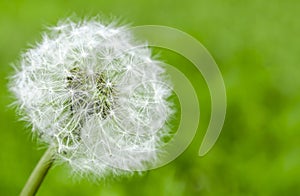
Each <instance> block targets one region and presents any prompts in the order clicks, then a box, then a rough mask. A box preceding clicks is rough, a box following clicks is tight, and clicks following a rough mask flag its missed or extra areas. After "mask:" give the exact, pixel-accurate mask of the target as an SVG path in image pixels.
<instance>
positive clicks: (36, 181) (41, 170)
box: [20, 147, 54, 196]
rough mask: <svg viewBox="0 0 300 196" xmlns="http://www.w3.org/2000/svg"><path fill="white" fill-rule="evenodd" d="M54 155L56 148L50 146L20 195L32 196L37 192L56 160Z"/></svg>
mask: <svg viewBox="0 0 300 196" xmlns="http://www.w3.org/2000/svg"><path fill="white" fill-rule="evenodd" d="M53 155H54V149H53V148H51V147H50V148H48V150H46V152H45V153H44V155H43V156H42V158H41V159H40V161H39V162H38V164H37V165H36V167H35V168H34V170H33V172H32V173H31V175H30V177H29V179H28V180H27V182H26V184H25V186H24V187H23V190H22V192H21V194H20V196H32V195H35V194H36V192H37V191H38V189H39V187H40V185H41V184H42V182H43V180H44V178H45V176H46V174H47V172H48V170H49V169H50V167H51V165H52V163H53V161H54V157H53Z"/></svg>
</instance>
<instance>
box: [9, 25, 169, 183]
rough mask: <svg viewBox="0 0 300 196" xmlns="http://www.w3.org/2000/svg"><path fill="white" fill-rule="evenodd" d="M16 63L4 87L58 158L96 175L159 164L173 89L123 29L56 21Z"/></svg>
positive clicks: (160, 69)
mask: <svg viewBox="0 0 300 196" xmlns="http://www.w3.org/2000/svg"><path fill="white" fill-rule="evenodd" d="M19 64H20V65H18V66H16V67H17V71H16V73H15V75H14V76H13V77H12V82H11V86H10V88H11V90H12V91H13V93H14V94H15V96H16V97H17V103H18V105H19V107H20V109H21V111H23V112H24V115H25V118H26V120H27V121H28V122H30V123H31V124H32V127H33V129H32V130H33V132H35V133H37V134H38V136H39V138H40V140H41V141H43V142H45V143H47V144H49V145H52V146H55V147H56V150H57V153H56V157H57V158H56V159H57V160H61V161H64V162H68V163H69V164H70V165H71V166H72V168H73V169H74V171H76V172H80V173H93V174H96V175H97V176H99V177H102V176H104V175H105V174H107V173H109V172H113V173H115V174H122V173H123V171H124V170H129V171H130V170H141V169H142V168H145V167H146V165H147V163H151V162H153V161H155V160H156V159H157V151H158V149H159V146H160V144H161V137H162V136H163V135H164V134H165V133H167V132H168V129H167V126H166V121H167V120H168V118H169V116H170V114H171V113H172V109H171V107H170V104H169V103H168V102H167V100H166V99H167V98H168V97H169V96H170V94H171V89H170V88H169V87H168V85H167V81H166V79H165V76H164V69H163V67H161V66H160V64H159V62H157V61H155V60H153V59H152V58H151V51H150V50H149V49H148V48H147V45H145V44H144V45H143V44H136V42H135V41H134V39H133V38H132V35H131V34H130V32H129V31H128V30H127V29H126V28H125V27H114V26H113V25H103V24H101V23H99V22H98V21H96V20H85V21H81V22H79V23H76V22H73V21H71V20H67V21H64V22H61V23H59V25H57V26H56V27H52V28H50V29H49V32H47V33H44V34H43V37H42V40H41V42H40V43H38V44H37V45H36V46H35V47H33V48H31V49H28V50H27V51H26V52H25V53H23V54H22V57H21V61H20V63H19Z"/></svg>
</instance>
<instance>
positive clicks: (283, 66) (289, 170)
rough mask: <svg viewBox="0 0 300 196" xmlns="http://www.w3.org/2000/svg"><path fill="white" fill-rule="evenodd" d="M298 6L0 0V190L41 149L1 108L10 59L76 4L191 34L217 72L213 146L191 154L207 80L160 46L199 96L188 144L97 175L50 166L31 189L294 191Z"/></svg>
mask: <svg viewBox="0 0 300 196" xmlns="http://www.w3.org/2000/svg"><path fill="white" fill-rule="evenodd" d="M299 10H300V1H299V0H286V1H282V0H272V1H271V0H265V1H264V0H226V1H225V0H185V1H179V0H178V1H174V0H164V1H162V0H160V1H158V0H152V1H138V0H119V1H113V0H112V1H100V0H98V1H96V0H94V1H92V0H85V1H80V0H60V1H59V0H52V1H39V0H19V1H16V0H15V1H14V0H0V94H1V97H0V122H1V123H0V150H1V153H0V195H17V194H18V193H19V192H20V190H21V188H22V186H23V185H24V183H25V182H26V180H27V178H28V176H29V174H30V173H31V171H32V169H33V168H34V166H35V164H36V162H37V161H38V160H39V158H40V157H41V155H42V154H43V149H40V147H39V146H38V145H37V144H36V142H35V140H34V139H32V136H31V135H30V128H28V127H27V128H26V123H24V122H20V121H19V120H18V117H17V116H16V114H15V111H14V110H13V109H11V108H9V107H8V105H9V104H10V103H11V101H12V98H11V95H9V93H8V90H7V82H8V79H7V77H8V76H9V74H11V73H12V72H13V70H12V68H11V67H10V64H11V63H12V62H16V60H17V59H18V57H19V55H20V52H22V51H23V50H24V49H25V48H27V47H28V44H30V43H35V42H36V41H38V40H39V39H40V33H41V31H43V30H44V29H45V28H44V27H45V26H47V25H54V24H56V22H57V21H58V20H59V19H61V18H65V17H67V16H69V15H72V14H74V13H75V14H76V15H77V16H79V17H81V16H94V15H97V14H101V15H104V16H107V17H108V18H109V17H110V16H116V17H117V18H119V19H121V21H123V22H124V23H126V22H130V23H131V24H132V25H133V26H135V25H145V24H157V25H167V26H171V27H175V28H178V29H180V30H182V31H185V32H187V33H189V34H191V35H192V36H194V37H195V38H197V39H198V40H199V41H200V42H201V43H203V44H204V46H205V47H206V48H207V49H208V50H209V51H210V53H211V54H212V55H213V57H214V58H215V60H216V62H217V64H218V65H219V68H220V70H221V72H222V74H223V77H224V81H225V84H226V90H227V98H228V107H227V117H226V121H225V125H224V128H223V131H222V133H221V136H220V138H219V140H218V142H217V143H216V145H215V146H214V148H213V149H212V150H211V151H210V152H209V153H208V154H207V155H206V156H204V157H198V156H197V153H198V149H199V146H200V144H201V140H202V138H203V135H204V133H205V130H206V128H207V125H208V122H209V115H210V100H209V93H208V89H207V86H206V84H205V82H204V80H203V78H202V76H201V74H199V73H197V72H195V69H193V67H192V65H190V63H189V62H187V61H186V60H184V59H183V58H180V57H178V56H176V55H174V54H171V53H170V52H168V51H159V53H160V54H161V57H162V58H163V59H164V60H165V61H166V62H168V63H170V64H173V65H175V66H178V67H180V68H181V70H182V71H183V72H184V73H185V74H186V75H187V76H188V77H189V79H190V80H191V82H192V83H193V85H194V87H195V89H196V90H197V93H198V96H199V101H200V105H201V120H200V125H199V129H198V133H197V135H196V137H195V139H194V140H193V143H192V144H191V145H190V147H189V148H188V149H187V150H186V151H185V152H184V153H183V154H182V155H181V156H180V157H179V158H177V159H176V160H175V161H173V162H172V163H170V164H169V165H167V166H165V167H162V168H159V169H156V170H152V171H149V172H145V174H144V175H142V176H139V175H134V176H133V177H130V178H120V179H117V180H107V181H104V182H100V183H98V184H95V183H91V182H89V181H86V180H82V181H78V180H77V179H74V178H72V177H71V175H70V172H69V170H68V169H67V167H66V166H57V167H54V168H53V169H52V170H51V171H50V172H49V174H48V176H47V178H46V179H45V181H44V183H43V185H42V187H41V189H40V190H39V193H38V195H49V196H50V195H109V196H111V195H112V196H113V195H149V196H150V195H300V186H299V184H300V130H299V129H300V121H299V116H300V102H299V100H300V67H299V66H300V65H299V62H300V61H299V56H300V39H299V33H300V22H299V18H300V12H299ZM155 51H156V50H155Z"/></svg>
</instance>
